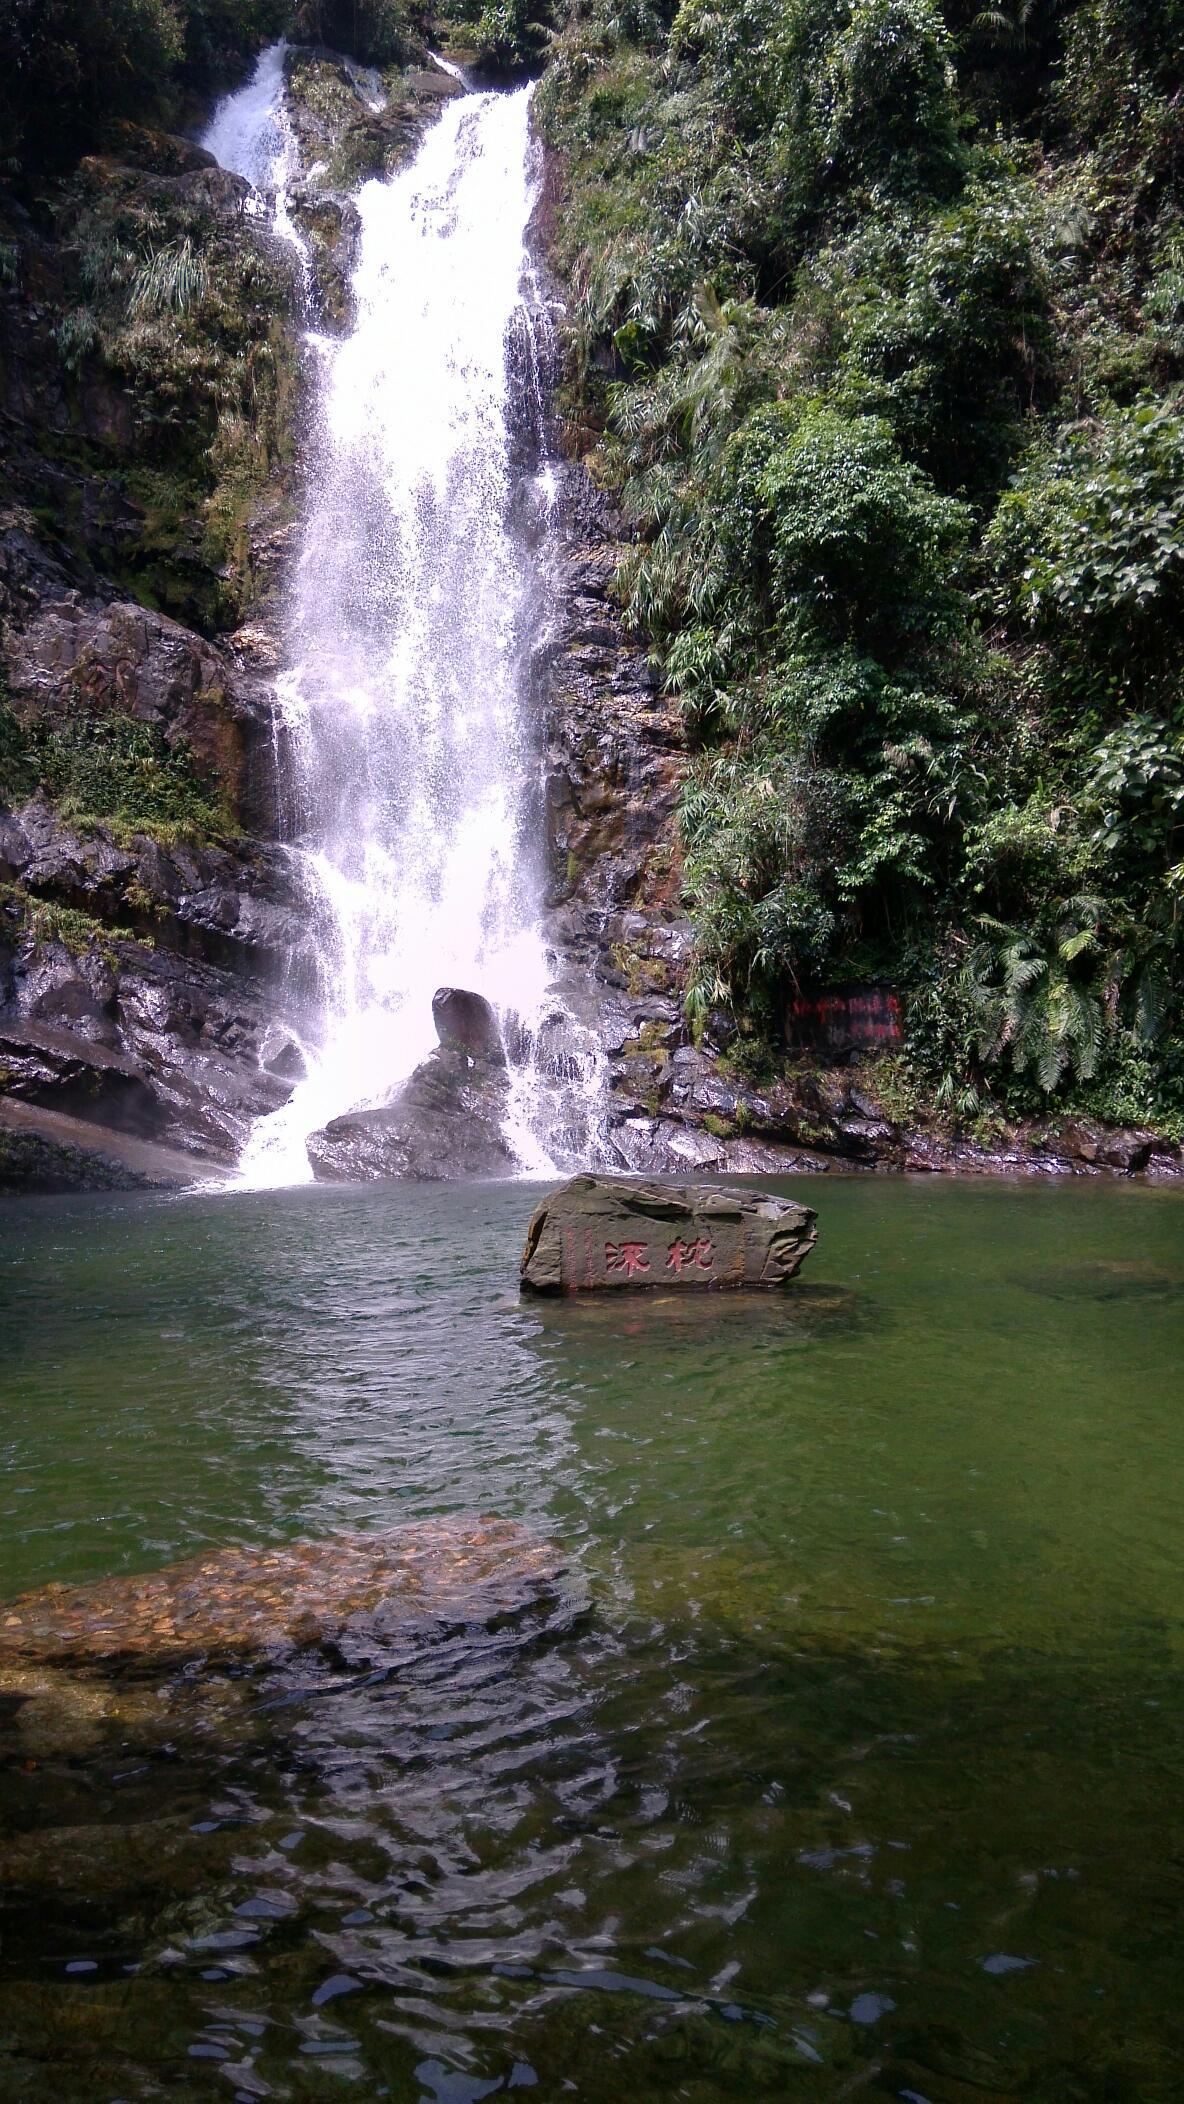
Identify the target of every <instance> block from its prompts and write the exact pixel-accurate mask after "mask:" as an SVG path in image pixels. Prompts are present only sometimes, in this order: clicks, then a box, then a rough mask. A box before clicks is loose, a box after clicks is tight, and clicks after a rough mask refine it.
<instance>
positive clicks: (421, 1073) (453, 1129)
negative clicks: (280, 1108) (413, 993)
mask: <svg viewBox="0 0 1184 2104" xmlns="http://www.w3.org/2000/svg"><path fill="white" fill-rule="evenodd" d="M508 1097H509V1082H508V1080H507V1077H506V1073H505V1070H504V1068H502V1067H497V1066H494V1065H493V1064H492V1062H490V1061H488V1060H487V1061H485V1062H483V1063H482V1064H480V1065H473V1064H472V1063H471V1062H470V1060H469V1058H468V1056H467V1055H466V1054H465V1053H463V1052H460V1051H456V1050H452V1049H448V1048H445V1047H444V1046H441V1048H440V1050H439V1051H438V1052H433V1054H432V1056H431V1058H430V1059H425V1060H424V1062H423V1065H422V1066H419V1067H417V1068H416V1070H415V1072H414V1074H413V1075H412V1076H411V1079H410V1081H408V1082H406V1083H405V1085H404V1086H403V1087H402V1088H401V1089H400V1090H399V1092H398V1094H397V1096H396V1097H395V1098H394V1100H393V1102H391V1103H389V1104H386V1105H384V1106H382V1107H381V1108H380V1109H377V1110H355V1111H348V1112H347V1113H346V1115H345V1116H344V1117H341V1118H334V1119H333V1120H332V1122H331V1123H330V1124H328V1125H325V1126H322V1128H321V1130H320V1131H319V1132H314V1133H312V1134H311V1135H310V1136H309V1139H308V1142H307V1146H308V1158H309V1161H310V1162H311V1163H312V1173H313V1175H314V1176H315V1177H316V1178H317V1180H318V1181H319V1182H322V1183H369V1182H372V1181H374V1180H375V1179H377V1178H379V1177H386V1176H395V1177H403V1178H409V1179H411V1180H413V1181H415V1182H419V1183H441V1182H448V1181H451V1180H456V1179H460V1178H462V1177H470V1176H511V1175H512V1174H513V1172H514V1170H515V1169H516V1167H517V1162H516V1160H515V1157H514V1153H513V1150H512V1148H511V1147H510V1146H509V1143H508V1142H507V1140H506V1138H505V1135H504V1132H503V1130H502V1126H503V1122H504V1119H505V1115H506V1110H507V1106H508Z"/></svg>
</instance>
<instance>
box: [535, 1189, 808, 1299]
mask: <svg viewBox="0 0 1184 2104" xmlns="http://www.w3.org/2000/svg"><path fill="white" fill-rule="evenodd" d="M817 1217H818V1216H817V1214H816V1213H815V1212H814V1211H813V1210H812V1208H811V1207H810V1206H808V1205H798V1204H796V1203H795V1201H794V1200H793V1199H790V1198H776V1197H774V1196H773V1194H772V1193H771V1192H765V1191H732V1190H726V1189H716V1188H713V1187H712V1186H709V1185H692V1184H664V1183H641V1182H639V1181H637V1180H636V1179H634V1178H624V1177H620V1178H618V1177H611V1178H610V1177H601V1176H573V1177H572V1179H571V1182H570V1183H566V1184H564V1185H563V1187H562V1189H561V1190H558V1191H554V1192H552V1194H551V1196H550V1197H549V1198H545V1199H544V1200H543V1203H542V1204H541V1205H540V1206H539V1208H538V1210H537V1212H536V1213H535V1215H534V1218H533V1220H532V1221H531V1223H530V1226H529V1228H528V1230H527V1235H526V1247H525V1249H524V1250H523V1253H522V1284H523V1287H524V1289H525V1290H527V1291H529V1292H532V1293H603V1292H612V1291H613V1290H615V1289H616V1288H617V1287H633V1288H635V1289H636V1288H639V1287H640V1288H642V1289H649V1290H651V1291H652V1290H653V1289H654V1288H655V1287H659V1288H661V1289H663V1290H665V1289H666V1288H668V1287H669V1288H673V1289H676V1290H677V1289H685V1288H688V1287H690V1288H699V1289H703V1288H708V1289H714V1290H715V1291H717V1292H720V1291H724V1290H726V1289H728V1288H736V1287H758V1286H759V1287H769V1286H784V1285H786V1284H787V1283H788V1281H789V1280H790V1279H791V1278H792V1277H793V1275H794V1273H795V1272H796V1271H797V1270H799V1269H800V1267H801V1265H802V1263H803V1262H804V1261H805V1259H806V1257H807V1256H808V1255H809V1253H810V1251H811V1250H812V1249H813V1247H814V1243H815V1240H816V1238H817V1228H816V1226H815V1222H816V1220H817Z"/></svg>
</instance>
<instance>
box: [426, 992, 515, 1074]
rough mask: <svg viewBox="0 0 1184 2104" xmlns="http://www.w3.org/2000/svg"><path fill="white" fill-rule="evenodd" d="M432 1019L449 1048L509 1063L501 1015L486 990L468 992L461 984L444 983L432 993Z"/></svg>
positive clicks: (499, 1062)
mask: <svg viewBox="0 0 1184 2104" xmlns="http://www.w3.org/2000/svg"><path fill="white" fill-rule="evenodd" d="M432 1021H433V1023H434V1024H435V1026H436V1036H437V1037H438V1038H439V1040H440V1043H441V1044H442V1045H443V1046H444V1048H445V1050H446V1051H454V1052H460V1053H463V1054H464V1055H465V1057H466V1058H468V1059H472V1060H492V1061H493V1062H494V1064H495V1065H500V1066H504V1065H505V1060H506V1051H505V1046H504V1045H503V1043H502V1034H501V1030H500V1028H499V1026H498V1020H497V1016H496V1014H495V1013H494V1010H493V1007H492V1005H491V1004H490V1002H488V1001H487V1000H486V999H485V997H484V995H483V994H473V993H468V992H467V991H466V990H465V989H464V988H463V987H460V986H442V987H440V988H439V990H438V992H436V993H434V994H433V995H432Z"/></svg>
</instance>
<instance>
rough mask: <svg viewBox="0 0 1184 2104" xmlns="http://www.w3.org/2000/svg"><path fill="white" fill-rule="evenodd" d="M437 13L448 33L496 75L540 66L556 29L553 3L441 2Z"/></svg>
mask: <svg viewBox="0 0 1184 2104" xmlns="http://www.w3.org/2000/svg"><path fill="white" fill-rule="evenodd" d="M433 14H434V16H435V19H436V21H437V22H438V23H439V24H440V26H441V27H442V28H443V29H444V30H445V32H446V33H447V34H449V35H451V36H452V37H454V38H455V39H456V41H457V42H458V43H460V44H462V45H466V46H468V47H469V48H470V49H471V50H473V51H474V52H475V54H476V57H477V60H478V63H479V64H480V65H482V66H484V67H486V68H487V69H489V70H491V71H493V72H495V73H498V72H500V73H510V74H513V73H519V72H521V71H522V70H523V69H524V68H527V67H533V66H536V65H537V64H538V62H539V60H540V58H541V57H542V55H543V53H544V51H545V49H546V46H547V44H548V41H549V39H550V36H551V33H552V26H553V14H552V8H551V5H550V0H440V4H439V5H438V6H436V7H435V8H434V9H433Z"/></svg>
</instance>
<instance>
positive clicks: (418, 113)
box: [0, 51, 458, 1188]
mask: <svg viewBox="0 0 1184 2104" xmlns="http://www.w3.org/2000/svg"><path fill="white" fill-rule="evenodd" d="M289 63H290V70H291V98H290V99H291V108H292V112H293V121H294V124H295V127H296V130H297V134H298V137H299V140H300V143H301V147H302V150H303V153H304V156H305V161H306V173H305V175H304V177H303V179H302V181H301V182H300V183H299V184H298V185H297V190H296V195H295V196H294V199H293V216H294V218H295V220H296V222H297V224H298V225H299V226H300V227H301V228H302V230H303V231H304V233H305V235H306V237H307V239H308V243H309V249H310V257H311V272H310V280H311V281H310V283H308V284H307V285H306V284H305V283H303V281H302V274H301V272H300V270H299V269H298V267H297V264H296V259H295V256H294V252H293V251H292V249H291V248H290V247H285V246H284V245H283V244H281V243H279V242H277V240H276V239H275V237H274V236H273V234H272V233H271V232H270V230H269V228H268V225H267V223H266V220H265V219H261V218H260V217H259V216H258V215H257V214H256V212H255V211H254V209H253V206H252V200H251V197H250V192H249V188H248V185H247V184H246V183H245V182H243V181H242V179H241V178H239V177H238V176H236V175H233V174H229V173H227V172H226V171H225V170H223V169H220V168H218V167H216V166H215V165H214V163H213V161H212V158H211V156H209V155H208V154H206V153H204V152H203V151H202V150H201V149H200V148H198V147H196V146H194V145H193V144H192V143H191V142H190V141H188V140H184V139H179V138H174V137H171V136H168V135H166V134H163V133H159V132H152V131H149V130H146V129H143V128H141V127H136V126H130V125H129V126H124V127H123V128H122V130H121V132H120V133H119V135H118V139H117V143H116V147H115V149H114V150H113V151H112V152H110V153H108V154H106V155H101V156H100V155H96V156H92V157H90V158H89V159H87V160H86V161H84V162H83V163H82V165H81V167H80V168H79V169H78V170H77V171H76V172H75V173H74V175H72V176H71V177H70V179H69V180H67V181H65V182H63V183H61V184H59V185H57V186H56V187H55V188H54V189H53V190H52V192H51V193H50V194H49V195H48V196H47V197H46V198H44V199H39V200H38V201H37V204H36V206H34V207H30V206H27V205H22V204H21V203H20V202H19V201H18V200H16V199H15V198H14V197H13V196H11V195H9V194H7V193H0V447H2V451H3V462H4V502H3V508H2V509H0V1188H4V1187H13V1188H18V1187H19V1188H25V1187H32V1186H36V1187H59V1188H61V1187H75V1186H78V1185H91V1186H94V1185H98V1186H103V1185H106V1184H110V1183H116V1184H120V1183H123V1184H136V1183H143V1182H147V1183H159V1182H162V1181H163V1182H169V1181H173V1182H176V1181H179V1180H184V1179H185V1178H186V1177H187V1176H191V1175H192V1174H194V1173H195V1172H196V1173H201V1172H202V1171H203V1170H204V1171H210V1170H213V1171H217V1170H220V1169H225V1168H226V1167H228V1166H229V1165H231V1164H232V1163H233V1161H234V1160H235V1158H236V1156H237V1154H238V1151H239V1149H240V1147H241V1144H242V1141H243V1139H244V1137H245V1134H246V1132H247V1130H248V1129H249V1126H250V1123H251V1121H252V1119H254V1118H255V1117H257V1116H259V1115H260V1114H262V1113H264V1112H266V1111H268V1110H272V1109H275V1108H277V1107H278V1105H279V1104H281V1103H282V1102H283V1101H284V1100H285V1099H286V1097H287V1095H288V1094H289V1093H290V1091H291V1088H292V1085H293V1083H294V1081H295V1080H296V1079H297V1078H298V1076H299V1072H300V1063H299V1054H298V1053H297V1051H296V1048H295V1047H294V1046H293V1045H292V1044H291V1043H290V1041H288V1040H287V1039H286V1038H285V1037H284V1035H283V1033H282V1032H280V1031H278V1030H277V1029H276V1027H275V1025H274V1022H273V1016H274V1013H275V1010H276V1008H277V1006H278V1003H277V1001H276V998H275V995H276V989H277V986H278V983H279V981H280V979H281V978H282V977H283V976H284V975H289V976H291V975H296V976H297V977H300V976H311V975H313V974H315V972H316V970H317V969H318V964H317V959H316V957H315V955H314V954H313V952H312V950H311V948H310V947H309V936H308V928H309V914H308V900H307V899H306V898H305V897H304V896H303V894H302V891H301V881H300V873H299V867H298V865H297V864H296V863H295V862H294V861H293V860H291V859H290V858H289V857H288V856H287V854H286V853H285V851H284V849H283V847H282V845H281V844H280V842H281V838H282V835H283V832H284V821H285V813H284V811H283V809H282V801H283V791H282V783H283V780H284V767H283V751H282V732H281V730H280V727H279V725H278V722H277V718H276V715H275V711H274V708H273V690H272V684H271V675H272V674H273V673H274V670H275V668H276V665H277V664H278V662H279V648H278V629H279V617H280V600H281V592H282V585H283V579H284V575H285V572H286V568H287V563H288V560H289V557H290V553H291V547H292V535H293V520H294V517H295V501H296V496H297V478H298V474H299V464H298V460H297V457H296V450H297V449H296V446H295V440H294V433H295V429H296V427H297V424H298V421H299V404H300V399H301V392H300V375H299V351H298V344H299V332H300V326H301V324H302V322H303V320H304V318H305V309H306V305H307V306H311V309H312V314H313V318H314V319H315V320H316V321H317V323H318V325H319V326H321V327H327V328H333V327H335V326H340V325H341V324H342V323H343V322H344V321H345V320H346V318H347V316H346V298H345V273H346V270H347V267H348V261H349V253H350V244H351V240H352V236H353V231H354V228H353V223H352V219H351V211H352V208H351V206H350V204H349V198H348V191H349V188H350V187H351V186H352V185H353V184H354V183H355V182H356V181H357V180H358V179H359V177H360V176H361V175H362V174H365V173H370V172H374V173H378V172H381V171H382V170H385V169H388V168H390V167H393V166H395V165H397V163H398V161H399V160H400V159H401V158H403V157H405V156H406V155H407V154H408V153H409V152H410V151H411V150H412V149H413V147H414V144H415V141H416V139H417V137H418V135H419V132H420V130H421V129H422V127H423V125H424V123H425V122H426V121H427V120H428V119H429V118H430V116H431V115H432V114H433V113H434V111H435V110H436V109H437V108H438V106H439V101H440V99H441V97H443V96H447V95H451V94H454V93H456V92H458V90H457V86H456V83H455V82H454V81H452V80H450V79H449V78H447V77H446V76H445V75H443V74H440V73H438V72H430V71H424V70H421V69H417V68H411V69H408V70H407V71H405V72H398V71H395V70H392V71H391V72H390V74H389V75H388V76H387V77H386V78H385V80H384V81H383V82H381V83H380V82H379V81H378V80H377V77H372V76H371V75H369V74H368V73H365V72H363V71H362V69H359V68H357V67H355V66H353V65H351V64H350V63H349V62H347V61H345V60H342V59H340V58H338V57H336V56H334V55H332V54H328V53H323V52H318V51H301V52H298V53H295V54H293V56H292V59H291V60H290V62H289ZM380 99H381V101H382V107H381V109H377V108H375V107H372V106H371V105H372V104H374V103H376V102H378V101H379V100H380Z"/></svg>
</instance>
